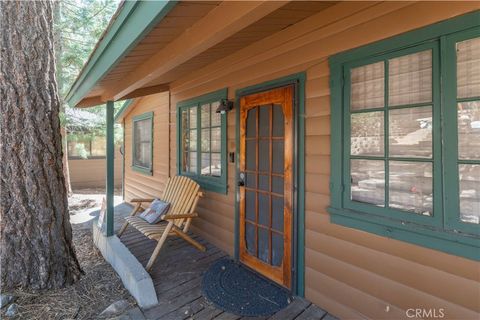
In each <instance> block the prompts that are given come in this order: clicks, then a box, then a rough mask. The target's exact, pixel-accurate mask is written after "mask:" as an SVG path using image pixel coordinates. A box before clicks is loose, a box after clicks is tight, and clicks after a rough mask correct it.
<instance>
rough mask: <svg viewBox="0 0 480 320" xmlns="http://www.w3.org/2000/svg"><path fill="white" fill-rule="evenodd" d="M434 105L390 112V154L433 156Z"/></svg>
mask: <svg viewBox="0 0 480 320" xmlns="http://www.w3.org/2000/svg"><path fill="white" fill-rule="evenodd" d="M432 123H433V122H432V107H419V108H406V109H395V110H391V111H390V112H389V133H390V135H389V137H388V139H389V155H390V156H391V157H422V158H431V157H432Z"/></svg>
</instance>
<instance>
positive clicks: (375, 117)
mask: <svg viewBox="0 0 480 320" xmlns="http://www.w3.org/2000/svg"><path fill="white" fill-rule="evenodd" d="M383 124H384V122H383V111H376V112H365V113H354V114H352V116H351V127H352V130H351V140H350V149H351V154H352V155H363V156H383V155H384V150H383V144H384V130H383Z"/></svg>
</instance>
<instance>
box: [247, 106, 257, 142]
mask: <svg viewBox="0 0 480 320" xmlns="http://www.w3.org/2000/svg"><path fill="white" fill-rule="evenodd" d="M246 126H247V129H246V130H247V132H246V136H247V137H248V138H251V137H255V136H256V135H257V109H250V110H248V113H247V125H246Z"/></svg>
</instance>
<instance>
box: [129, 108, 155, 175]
mask: <svg viewBox="0 0 480 320" xmlns="http://www.w3.org/2000/svg"><path fill="white" fill-rule="evenodd" d="M142 120H150V128H151V130H150V166H149V167H143V166H139V165H138V164H135V123H136V122H138V121H142ZM153 133H154V127H153V111H150V112H146V113H143V114H140V115H137V116H135V117H133V119H132V165H131V168H132V170H134V171H136V172H140V173H143V174H146V175H150V176H151V175H153Z"/></svg>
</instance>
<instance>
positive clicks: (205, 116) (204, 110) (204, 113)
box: [201, 104, 210, 128]
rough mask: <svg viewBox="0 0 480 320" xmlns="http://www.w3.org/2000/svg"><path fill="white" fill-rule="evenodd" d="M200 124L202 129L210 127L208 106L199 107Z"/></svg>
mask: <svg viewBox="0 0 480 320" xmlns="http://www.w3.org/2000/svg"><path fill="white" fill-rule="evenodd" d="M201 123H202V128H208V127H210V105H209V104H204V105H203V106H201Z"/></svg>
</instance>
